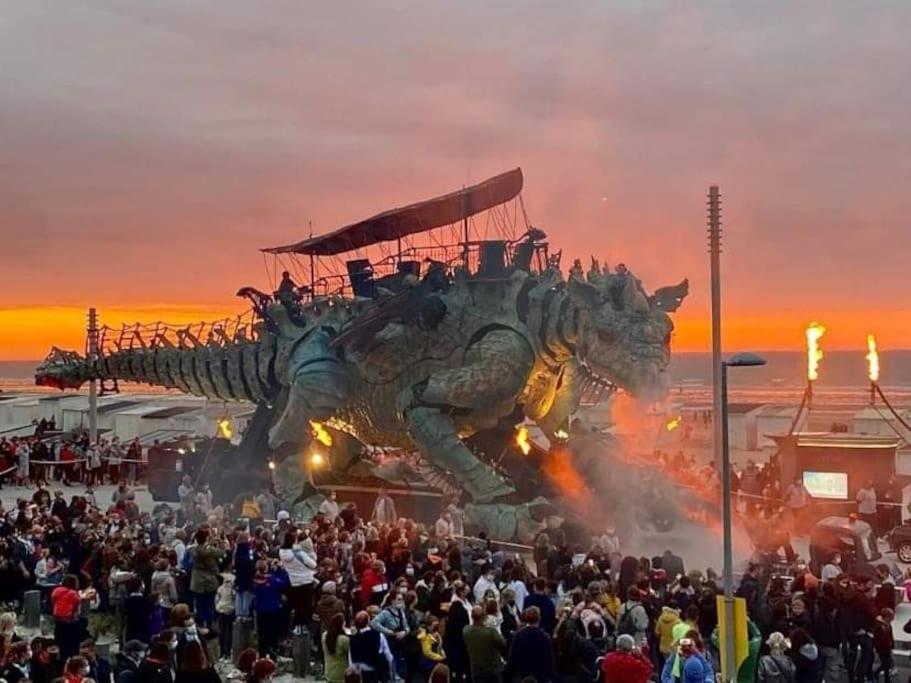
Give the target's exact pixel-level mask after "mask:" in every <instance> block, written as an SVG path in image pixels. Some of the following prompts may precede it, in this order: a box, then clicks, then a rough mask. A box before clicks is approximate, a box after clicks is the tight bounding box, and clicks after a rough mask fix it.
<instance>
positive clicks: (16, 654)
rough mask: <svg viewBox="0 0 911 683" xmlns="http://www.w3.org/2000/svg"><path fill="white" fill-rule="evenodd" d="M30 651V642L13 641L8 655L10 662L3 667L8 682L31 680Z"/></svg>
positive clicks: (17, 682) (15, 682) (4, 677)
mask: <svg viewBox="0 0 911 683" xmlns="http://www.w3.org/2000/svg"><path fill="white" fill-rule="evenodd" d="M30 657H31V654H30V653H29V647H28V643H26V642H22V641H20V642H18V643H13V644H12V646H11V647H10V649H9V653H8V655H7V662H8V664H7V665H6V667H5V668H4V669H3V680H5V681H6V683H19V681H27V680H29V658H30Z"/></svg>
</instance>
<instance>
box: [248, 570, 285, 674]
mask: <svg viewBox="0 0 911 683" xmlns="http://www.w3.org/2000/svg"><path fill="white" fill-rule="evenodd" d="M289 584H290V581H289V580H288V573H287V572H286V571H285V570H284V568H283V567H282V566H281V565H280V564H279V562H278V560H272V563H271V564H269V563H267V562H266V560H259V561H257V563H256V573H255V575H254V576H253V604H254V606H255V608H256V624H257V626H258V635H259V643H258V645H259V654H260V656H261V657H265V656H267V655H273V654H275V653H276V651H277V648H278V643H279V640H280V639H281V632H282V613H283V612H282V609H283V604H282V592H283V591H284V590H285V588H287V587H288V585H289Z"/></svg>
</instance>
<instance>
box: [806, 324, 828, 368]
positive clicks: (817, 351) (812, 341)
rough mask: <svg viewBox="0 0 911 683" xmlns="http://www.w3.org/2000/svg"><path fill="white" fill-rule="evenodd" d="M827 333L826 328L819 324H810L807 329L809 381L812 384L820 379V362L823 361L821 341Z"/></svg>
mask: <svg viewBox="0 0 911 683" xmlns="http://www.w3.org/2000/svg"><path fill="white" fill-rule="evenodd" d="M825 333H826V328H825V327H823V326H822V325H820V324H819V323H815V322H814V323H810V326H809V327H807V379H808V380H810V381H811V382H813V381H815V380H817V379H819V361H821V360H822V349H821V348H820V347H819V340H820V339H821V338H822V335H824V334H825Z"/></svg>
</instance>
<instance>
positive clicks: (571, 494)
mask: <svg viewBox="0 0 911 683" xmlns="http://www.w3.org/2000/svg"><path fill="white" fill-rule="evenodd" d="M542 470H543V471H544V474H545V475H546V476H547V478H548V479H549V480H550V481H551V482H552V483H553V484H554V485H555V486H556V487H557V488H558V489H559V490H560V492H561V493H562V494H563V495H564V496H565V497H566V498H567V499H568V500H569V501H572V503H573V504H574V505H579V506H580V508H586V507H587V506H589V505H590V504H591V502H592V501H591V493H590V492H589V489H588V486H586V485H585V480H584V479H583V478H582V475H581V474H579V471H578V470H577V469H576V468H575V466H574V465H573V458H572V452H571V451H570V450H569V449H568V448H566V447H560V448H553V449H551V450H550V452H549V453H548V454H547V456H546V458H545V459H544V461H543V463H542ZM588 512H589V513H590V512H591V511H590V510H588Z"/></svg>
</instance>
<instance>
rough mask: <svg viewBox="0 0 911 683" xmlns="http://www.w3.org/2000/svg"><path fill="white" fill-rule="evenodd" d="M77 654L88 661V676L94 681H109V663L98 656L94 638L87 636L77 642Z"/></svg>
mask: <svg viewBox="0 0 911 683" xmlns="http://www.w3.org/2000/svg"><path fill="white" fill-rule="evenodd" d="M79 656H80V657H84V658H85V661H86V662H87V663H88V674H87V676H88V678H91V679H92V680H93V681H96V683H111V664H110V662H108V660H106V659H103V658H102V657H99V656H98V653H97V652H96V651H95V641H94V640H92V639H91V638H87V639H86V640H83V641H82V642H81V643H80V644H79Z"/></svg>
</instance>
